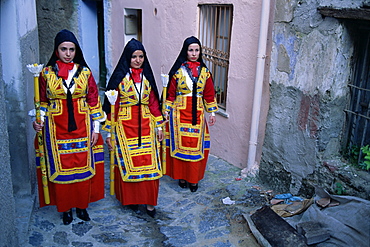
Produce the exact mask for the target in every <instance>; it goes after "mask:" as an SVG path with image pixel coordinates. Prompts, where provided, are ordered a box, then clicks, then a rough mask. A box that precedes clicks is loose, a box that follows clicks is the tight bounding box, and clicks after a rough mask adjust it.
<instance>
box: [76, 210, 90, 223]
mask: <svg viewBox="0 0 370 247" xmlns="http://www.w3.org/2000/svg"><path fill="white" fill-rule="evenodd" d="M76 214H77V217H78V218H80V219H81V220H84V221H89V220H90V217H89V214H88V213H87V211H86V209H80V208H76Z"/></svg>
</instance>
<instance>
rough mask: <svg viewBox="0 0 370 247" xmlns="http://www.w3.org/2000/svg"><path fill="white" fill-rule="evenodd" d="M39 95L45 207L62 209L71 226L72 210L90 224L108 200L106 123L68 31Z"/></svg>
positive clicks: (58, 44) (36, 126)
mask: <svg viewBox="0 0 370 247" xmlns="http://www.w3.org/2000/svg"><path fill="white" fill-rule="evenodd" d="M39 89H40V101H41V107H40V109H41V110H42V115H44V116H43V121H42V123H41V124H37V123H36V122H33V127H34V129H35V130H36V131H42V133H43V134H42V135H43V140H44V150H45V151H44V152H45V153H44V157H45V162H46V167H47V180H48V182H47V186H48V190H49V195H50V204H46V202H45V200H44V198H45V197H47V196H48V195H44V192H43V184H42V181H41V180H42V172H41V169H40V152H39V151H40V150H39V147H38V145H37V143H36V157H37V164H38V167H37V168H38V169H37V177H38V188H39V199H40V206H41V207H44V206H48V205H56V207H57V210H58V212H63V223H64V224H65V225H68V224H70V223H71V222H72V220H73V214H72V208H76V214H77V217H78V218H80V219H82V220H84V221H89V220H90V217H89V214H88V213H87V211H86V208H87V207H88V205H89V203H90V202H94V201H98V200H100V199H102V198H104V150H103V145H104V141H103V139H102V137H101V135H100V134H99V126H100V123H99V122H101V121H104V120H105V117H104V113H103V111H102V106H101V103H100V99H99V94H98V88H97V85H96V82H95V80H94V77H93V75H92V73H91V71H90V69H89V67H88V66H87V64H86V62H85V59H84V57H83V54H82V51H81V48H80V46H79V43H78V41H77V39H76V37H75V35H74V34H73V33H72V32H70V31H68V30H65V29H64V30H62V31H60V32H59V33H58V34H57V35H56V37H55V39H54V50H53V54H52V56H51V58H50V60H49V62H48V63H47V65H46V67H45V68H43V70H42V71H41V73H40V76H39ZM41 155H43V154H41Z"/></svg>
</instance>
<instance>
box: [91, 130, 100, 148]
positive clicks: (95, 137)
mask: <svg viewBox="0 0 370 247" xmlns="http://www.w3.org/2000/svg"><path fill="white" fill-rule="evenodd" d="M98 139H99V133H95V132H93V133H92V135H91V146H92V147H93V146H95V144H96V143H97V142H98Z"/></svg>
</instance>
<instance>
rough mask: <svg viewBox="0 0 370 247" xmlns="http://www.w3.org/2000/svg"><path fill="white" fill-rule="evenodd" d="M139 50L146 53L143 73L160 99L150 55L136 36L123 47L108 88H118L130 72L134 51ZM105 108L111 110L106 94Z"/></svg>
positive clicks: (107, 110)
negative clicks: (149, 58)
mask: <svg viewBox="0 0 370 247" xmlns="http://www.w3.org/2000/svg"><path fill="white" fill-rule="evenodd" d="M137 50H140V51H142V52H143V53H144V63H143V65H142V66H141V68H143V74H144V76H145V78H146V79H147V80H148V81H149V83H150V86H151V87H152V90H153V92H154V94H155V96H156V97H157V99H158V100H159V94H158V88H157V84H156V82H155V79H154V75H153V71H152V68H151V67H150V63H149V60H148V57H147V55H146V51H145V49H144V46H143V44H142V43H141V42H140V41H138V40H136V39H134V38H132V39H131V40H130V41H129V42H128V43H127V44H126V46H125V48H124V49H123V52H122V55H121V58H120V59H119V61H118V64H117V66H116V68H115V69H114V71H113V74H112V76H111V77H110V79H109V82H108V85H107V89H106V90H107V91H108V90H115V89H117V87H118V85H119V84H120V83H121V81H122V79H123V78H124V77H125V76H126V75H127V73H129V70H130V64H131V57H132V53H134V52H135V51H137ZM103 110H104V111H105V112H106V113H109V112H110V103H109V101H108V98H107V97H106V96H105V99H104V105H103Z"/></svg>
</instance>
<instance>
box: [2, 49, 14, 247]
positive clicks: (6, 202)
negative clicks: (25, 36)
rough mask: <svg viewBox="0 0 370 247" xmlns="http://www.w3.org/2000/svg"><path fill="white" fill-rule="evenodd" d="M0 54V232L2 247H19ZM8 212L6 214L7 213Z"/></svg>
mask: <svg viewBox="0 0 370 247" xmlns="http://www.w3.org/2000/svg"><path fill="white" fill-rule="evenodd" d="M1 57H2V56H1V54H0V73H1V74H0V99H1V100H0V122H1V123H3V124H1V125H0V136H1V137H2V138H0V160H1V161H2V162H0V169H1V171H2V172H1V173H0V212H1V214H0V222H1V223H2V230H1V231H0V239H1V244H0V245H1V246H18V239H17V234H15V233H16V231H17V230H16V227H15V210H14V209H15V203H14V196H13V188H12V176H11V167H10V153H9V135H8V130H7V124H6V123H7V116H6V110H5V102H4V97H5V96H4V94H5V90H4V81H3V75H2V71H3V70H2V61H1ZM5 212H6V213H5Z"/></svg>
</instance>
